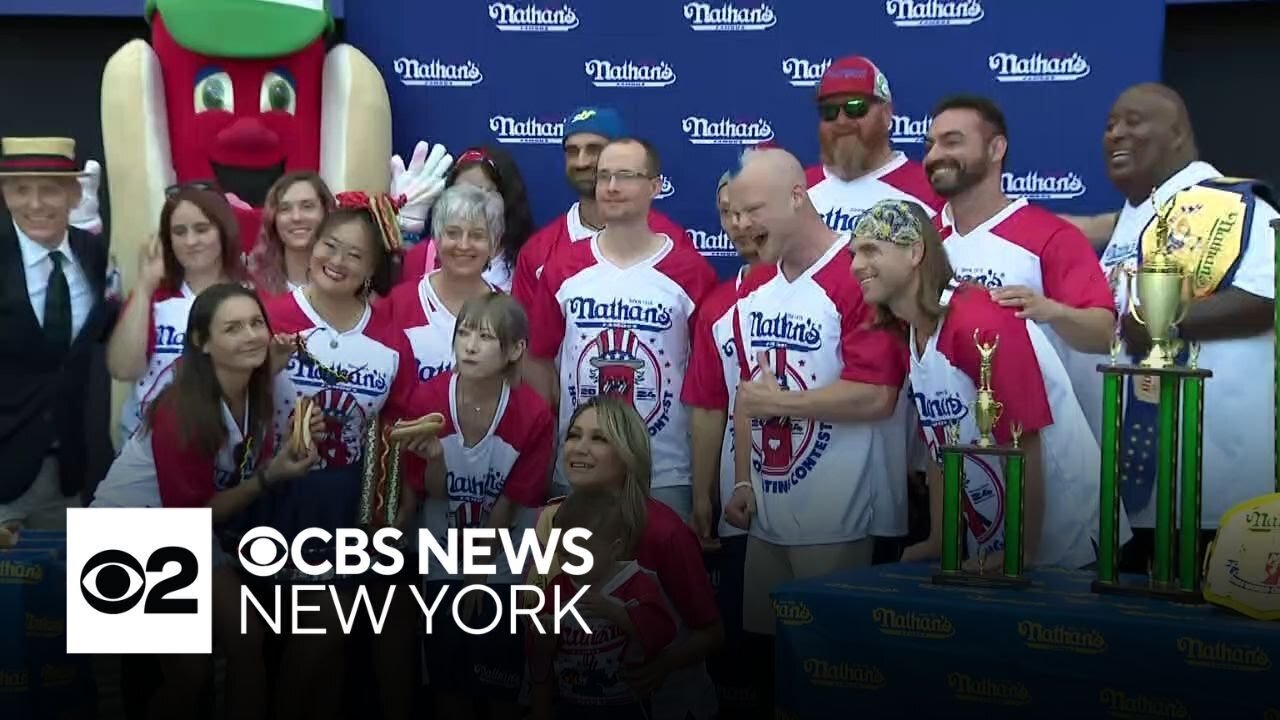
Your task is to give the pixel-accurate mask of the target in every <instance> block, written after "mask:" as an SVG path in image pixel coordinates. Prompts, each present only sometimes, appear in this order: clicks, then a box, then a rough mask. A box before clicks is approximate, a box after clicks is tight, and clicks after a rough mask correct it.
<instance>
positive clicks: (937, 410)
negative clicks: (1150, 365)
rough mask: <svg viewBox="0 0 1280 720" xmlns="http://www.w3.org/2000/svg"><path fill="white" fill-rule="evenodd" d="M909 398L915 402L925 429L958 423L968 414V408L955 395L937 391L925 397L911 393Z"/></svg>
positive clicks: (919, 393)
mask: <svg viewBox="0 0 1280 720" xmlns="http://www.w3.org/2000/svg"><path fill="white" fill-rule="evenodd" d="M911 398H912V399H913V400H915V403H916V412H917V413H919V415H920V423H921V424H922V425H924V426H925V427H934V426H935V425H946V424H947V423H953V422H959V421H960V420H961V419H963V418H964V417H965V416H967V415H968V414H969V406H968V405H966V404H965V402H964V400H961V399H960V396H959V395H957V394H955V393H949V392H942V391H938V392H934V393H932V394H928V395H926V394H925V393H922V392H913V393H911Z"/></svg>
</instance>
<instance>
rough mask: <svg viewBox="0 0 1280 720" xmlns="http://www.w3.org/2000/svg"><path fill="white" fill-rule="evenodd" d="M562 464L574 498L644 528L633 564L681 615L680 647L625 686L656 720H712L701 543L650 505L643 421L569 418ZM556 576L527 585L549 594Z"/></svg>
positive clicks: (717, 639)
mask: <svg viewBox="0 0 1280 720" xmlns="http://www.w3.org/2000/svg"><path fill="white" fill-rule="evenodd" d="M564 461H565V462H564V467H565V475H566V476H567V478H568V480H569V487H570V492H576V491H578V490H588V489H589V490H593V491H596V490H604V491H611V492H613V493H615V496H616V497H617V499H618V504H619V505H620V508H621V510H622V514H623V517H624V518H625V522H626V525H628V526H630V527H639V528H643V529H642V530H641V532H640V537H639V542H638V543H637V544H636V548H635V560H636V561H637V562H638V563H639V564H640V566H641V567H642V568H645V569H646V570H649V571H650V572H652V573H654V574H655V575H656V576H657V579H658V582H659V583H661V585H662V589H663V592H664V593H665V594H666V596H667V598H668V599H670V601H671V604H672V605H673V607H674V609H675V611H676V614H677V621H678V622H677V626H678V632H677V635H676V641H675V643H673V644H672V645H671V646H670V647H669V648H668V649H666V650H664V651H663V652H662V653H661V654H659V655H658V657H657V658H656V659H654V660H652V661H650V662H648V663H646V664H644V665H641V666H639V667H633V668H629V669H628V670H627V672H626V673H625V677H624V679H625V680H626V682H627V684H629V685H630V686H631V687H632V688H633V689H634V690H635V691H636V692H637V693H638V694H639V695H640V696H641V697H647V696H649V695H650V694H652V695H653V717H654V718H655V720H657V719H658V718H681V719H683V718H686V717H693V718H698V719H699V720H702V719H703V718H710V717H712V716H713V715H714V714H715V711H716V696H715V689H714V687H713V686H712V684H711V678H710V676H708V675H707V670H706V665H705V661H706V659H707V658H708V657H709V656H710V655H711V654H712V653H714V652H715V651H716V650H717V649H718V648H719V646H720V643H721V641H722V640H723V636H724V627H723V625H722V623H721V621H720V611H719V609H718V606H717V605H716V599H715V595H714V592H713V591H712V588H711V580H710V578H709V577H708V576H707V571H706V568H705V566H704V565H703V561H702V545H701V544H700V543H699V541H698V538H697V536H696V535H694V533H693V531H692V530H691V529H689V526H688V525H686V524H685V523H684V521H683V520H681V519H680V516H679V515H677V514H676V513H675V511H674V510H672V509H671V508H669V507H667V506H666V505H665V504H663V503H661V502H659V501H657V500H654V499H653V498H651V497H649V476H650V472H651V468H652V458H651V455H650V447H649V432H648V429H647V428H646V427H645V424H644V420H643V419H641V417H640V415H639V413H637V412H636V410H635V408H633V407H632V406H630V405H628V404H626V403H624V402H621V401H619V400H617V399H615V398H611V397H605V396H597V397H594V398H592V399H591V400H589V401H587V402H585V403H583V404H582V405H580V406H578V408H577V410H575V411H574V413H573V415H572V416H571V417H570V418H569V423H568V430H567V431H566V434H565V443H564ZM557 507H558V505H556V504H553V505H551V506H549V507H548V508H546V509H545V510H544V511H543V513H542V516H541V517H540V518H539V519H538V533H539V536H540V537H544V538H545V537H547V536H548V534H549V532H550V529H551V527H552V520H553V518H554V515H555V511H556V508H557ZM558 572H559V568H558V567H554V568H553V569H552V572H551V573H550V575H549V576H548V577H546V578H542V577H537V576H536V571H535V572H534V573H531V574H530V584H535V585H539V586H541V587H545V586H546V585H548V584H549V582H550V580H552V579H554V577H555V575H556V574H558ZM534 680H543V678H534Z"/></svg>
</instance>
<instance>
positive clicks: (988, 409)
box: [973, 330, 1004, 447]
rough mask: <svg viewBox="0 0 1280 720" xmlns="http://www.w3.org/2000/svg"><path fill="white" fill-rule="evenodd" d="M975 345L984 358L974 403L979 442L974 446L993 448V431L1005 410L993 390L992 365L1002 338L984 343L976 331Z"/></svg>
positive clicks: (979, 370) (974, 332)
mask: <svg viewBox="0 0 1280 720" xmlns="http://www.w3.org/2000/svg"><path fill="white" fill-rule="evenodd" d="M973 344H974V345H975V346H976V347H977V348H978V355H979V356H981V358H982V362H981V365H979V367H978V397H977V398H976V399H975V401H974V403H973V418H974V422H976V423H977V425H978V440H977V442H975V443H974V444H975V445H977V446H978V447H992V446H993V445H995V439H994V438H993V437H992V436H991V430H992V428H994V427H995V424H996V422H997V421H999V420H1000V413H1001V411H1003V410H1004V406H1003V405H1002V404H1001V403H1000V402H998V401H997V400H996V396H995V393H993V392H992V390H991V363H992V360H993V359H994V358H995V354H996V348H997V347H999V346H1000V336H999V335H997V336H996V337H995V340H993V341H992V342H991V343H983V342H982V341H981V340H980V339H979V337H978V331H977V330H974V331H973Z"/></svg>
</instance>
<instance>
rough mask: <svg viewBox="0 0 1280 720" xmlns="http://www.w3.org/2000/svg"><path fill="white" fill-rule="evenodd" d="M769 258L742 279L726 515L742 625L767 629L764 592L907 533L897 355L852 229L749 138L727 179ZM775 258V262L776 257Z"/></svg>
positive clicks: (797, 172)
mask: <svg viewBox="0 0 1280 720" xmlns="http://www.w3.org/2000/svg"><path fill="white" fill-rule="evenodd" d="M729 188H730V189H729V192H730V200H731V203H732V205H733V207H734V211H735V212H738V213H741V214H742V216H743V219H744V220H745V221H746V223H747V224H748V225H749V226H750V227H751V228H752V231H753V232H757V233H762V234H763V236H764V238H765V239H764V247H763V252H762V255H763V256H764V257H765V258H767V262H766V263H761V264H760V265H758V266H757V267H755V268H754V269H753V270H752V271H751V272H750V273H748V275H747V277H746V279H745V280H743V282H742V284H741V286H740V287H739V290H738V299H737V303H736V319H735V323H734V333H733V343H734V346H735V351H736V355H737V358H738V363H739V370H740V372H741V376H740V384H739V386H738V391H737V396H736V399H735V405H734V418H733V426H734V437H735V438H750V439H751V441H750V442H737V443H736V444H735V448H734V469H735V473H736V482H735V485H734V488H733V493H732V494H731V495H730V496H729V498H728V500H727V504H726V507H725V515H726V517H727V518H729V521H730V522H731V523H733V524H735V525H736V526H737V527H740V528H742V529H745V530H747V531H748V534H749V535H748V540H747V558H746V570H745V588H744V599H743V624H744V627H745V629H746V630H747V631H748V632H752V633H760V634H765V635H771V634H773V628H774V613H773V605H772V602H771V601H770V598H769V593H770V591H772V590H773V589H774V587H776V586H777V585H779V584H780V583H784V582H787V581H790V580H793V579H796V578H804V577H812V576H816V575H824V574H827V573H830V572H834V571H836V570H841V569H844V568H850V567H859V566H864V565H869V564H871V561H872V547H873V540H872V538H873V536H877V535H879V536H896V535H903V534H905V532H906V492H907V482H906V479H907V469H906V455H907V453H906V445H907V418H908V417H909V416H908V414H907V403H906V393H904V392H901V390H902V387H903V383H904V381H905V377H906V354H905V351H904V349H903V346H902V343H901V341H900V340H897V339H896V338H895V337H894V336H893V335H892V334H891V333H890V332H889V331H888V330H884V329H875V328H871V327H870V324H871V322H872V320H873V319H874V313H873V311H872V309H871V308H870V307H868V306H867V305H866V304H865V303H864V302H863V300H862V292H861V289H860V288H859V285H858V283H857V281H855V280H854V279H853V278H852V277H851V276H850V275H849V259H848V256H847V254H846V252H847V250H846V248H847V246H848V243H849V239H848V237H847V236H844V235H840V234H837V233H836V232H834V231H832V230H831V229H829V228H828V227H827V226H826V224H824V223H823V221H822V218H821V216H819V215H818V212H817V211H816V210H815V209H814V207H813V204H812V203H811V202H810V200H809V196H808V194H807V193H806V191H805V179H804V171H803V169H802V168H801V166H800V163H799V162H798V161H797V160H796V159H795V157H794V156H792V155H791V154H790V153H788V152H786V151H784V150H779V149H768V150H752V151H748V152H747V153H746V154H745V155H744V157H743V162H742V169H741V171H740V172H739V174H738V175H737V177H736V178H735V179H734V180H733V181H732V182H731V183H730V186H729ZM775 260H776V262H774V261H775Z"/></svg>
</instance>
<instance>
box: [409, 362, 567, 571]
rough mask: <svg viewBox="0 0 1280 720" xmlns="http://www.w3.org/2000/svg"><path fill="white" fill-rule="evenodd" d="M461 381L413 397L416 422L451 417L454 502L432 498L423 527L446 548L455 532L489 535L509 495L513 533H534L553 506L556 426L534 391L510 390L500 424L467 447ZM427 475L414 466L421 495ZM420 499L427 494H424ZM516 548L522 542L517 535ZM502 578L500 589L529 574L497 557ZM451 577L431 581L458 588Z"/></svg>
mask: <svg viewBox="0 0 1280 720" xmlns="http://www.w3.org/2000/svg"><path fill="white" fill-rule="evenodd" d="M457 400H458V378H457V376H456V375H454V374H453V372H452V371H450V372H446V373H445V374H444V375H440V376H438V377H436V378H435V379H433V380H432V381H431V382H429V383H425V384H423V385H422V386H421V387H420V388H419V389H418V390H417V391H416V392H415V393H414V394H413V396H412V398H411V400H410V401H409V402H410V411H409V413H408V414H409V416H410V417H422V416H423V415H426V414H428V413H433V412H438V413H440V414H442V415H444V416H445V423H444V427H442V428H441V429H440V433H439V435H438V437H439V438H440V444H441V447H442V449H443V450H444V465H445V468H446V472H445V482H446V484H447V485H448V491H449V497H448V499H447V500H446V499H443V498H428V499H427V501H426V502H425V503H423V507H422V511H421V515H420V518H419V520H420V522H421V523H422V527H425V528H427V529H428V530H430V531H431V532H432V534H433V535H435V537H436V540H437V541H438V542H439V543H440V546H441V547H443V548H446V549H447V548H448V547H449V546H448V545H447V544H446V540H447V531H448V530H449V529H451V528H455V529H461V528H478V527H484V526H485V524H486V523H487V522H488V521H489V515H490V514H491V513H492V512H493V507H494V505H495V504H496V503H497V502H498V498H499V496H503V495H505V496H506V497H507V498H508V499H510V500H511V502H512V503H513V504H514V505H515V506H516V515H515V524H514V528H515V529H516V530H517V531H519V530H531V529H533V526H534V522H535V521H536V520H537V508H540V507H542V506H543V505H544V504H545V503H546V500H547V479H548V478H549V477H550V474H549V473H550V471H551V453H552V449H553V448H554V446H555V426H554V421H553V419H552V417H551V408H550V407H549V406H548V405H547V403H546V401H545V400H543V399H542V397H541V396H540V395H538V394H537V393H536V392H535V391H534V390H533V389H532V388H530V387H529V386H528V385H525V384H523V383H521V384H520V385H518V386H516V387H514V388H512V387H510V386H509V385H504V386H503V388H502V397H501V398H500V399H499V401H498V410H497V412H496V413H494V416H493V422H492V423H491V424H490V425H489V430H488V432H487V433H486V434H485V436H484V437H483V438H481V439H480V441H479V442H477V443H476V444H475V445H472V446H471V447H467V445H466V441H465V439H464V438H463V436H462V431H461V430H460V429H459V428H458V425H457V423H456V421H455V418H457V417H458V403H457ZM419 468H422V469H425V468H424V466H422V465H421V464H420V463H418V462H417V461H411V462H410V464H409V466H408V468H407V469H406V473H407V475H406V477H412V478H413V480H411V481H410V482H414V481H416V484H417V486H418V487H417V488H416V489H418V490H421V489H422V488H421V485H422V481H421V477H422V475H421V473H420V471H419ZM420 494H421V493H420ZM513 537H514V538H516V539H517V540H518V539H519V537H520V534H519V533H518V532H517V533H516V534H515V535H513ZM491 557H492V558H493V559H494V564H495V565H496V566H497V568H498V572H497V573H495V574H494V575H492V576H490V578H489V582H490V583H495V584H501V583H516V582H519V581H520V579H521V578H523V577H524V574H525V570H526V568H523V567H519V568H517V567H513V565H512V562H511V558H509V557H507V555H506V553H503V552H498V553H497V554H496V555H494V556H491ZM458 577H459V576H457V575H450V574H449V573H447V572H445V571H444V570H442V569H440V570H437V569H431V570H429V571H428V573H427V575H426V578H425V579H426V580H453V579H458Z"/></svg>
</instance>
